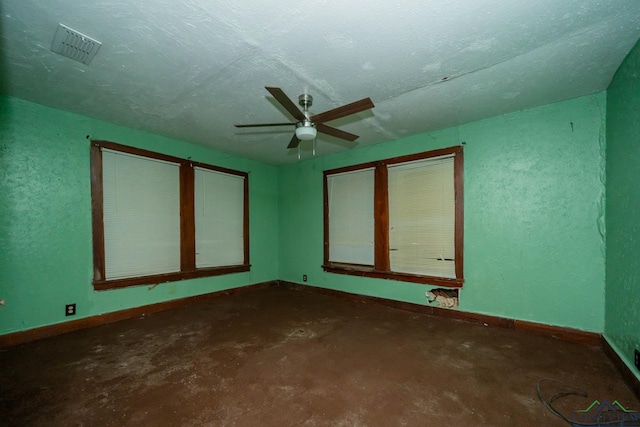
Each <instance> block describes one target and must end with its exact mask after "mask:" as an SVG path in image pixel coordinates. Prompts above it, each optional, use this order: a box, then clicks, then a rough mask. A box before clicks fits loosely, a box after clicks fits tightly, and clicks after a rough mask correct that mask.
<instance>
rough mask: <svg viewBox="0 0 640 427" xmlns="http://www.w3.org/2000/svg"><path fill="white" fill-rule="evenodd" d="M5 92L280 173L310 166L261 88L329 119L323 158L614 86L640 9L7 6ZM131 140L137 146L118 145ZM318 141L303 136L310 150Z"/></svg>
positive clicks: (118, 3) (123, 0) (320, 150)
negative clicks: (86, 40)
mask: <svg viewBox="0 0 640 427" xmlns="http://www.w3.org/2000/svg"><path fill="white" fill-rule="evenodd" d="M0 13H1V16H0V19H1V20H0V32H1V34H2V38H1V39H0V50H1V54H0V66H1V68H0V69H2V75H1V77H0V78H1V79H2V80H1V82H0V83H1V87H2V91H3V92H5V93H7V94H10V95H14V96H17V97H20V98H24V99H28V100H31V101H34V102H37V103H40V104H44V105H48V106H52V107H55V108H59V109H63V110H68V111H73V112H76V113H80V114H84V115H87V116H91V117H96V118H100V119H103V120H107V121H110V122H114V123H118V124H122V125H126V126H129V127H132V128H137V129H144V130H147V131H150V132H154V133H158V134H162V135H166V136H170V137H173V138H177V139H181V140H185V141H189V142H192V143H196V144H200V145H204V146H208V147H212V148H215V149H218V150H222V151H225V152H229V153H232V154H236V155H240V156H244V157H249V158H253V159H256V160H260V161H263V162H267V163H272V164H284V163H289V162H294V161H297V158H298V151H297V149H290V150H288V149H287V148H286V147H287V144H288V143H289V140H290V139H291V135H292V132H293V127H291V128H286V127H283V128H280V127H279V128H252V129H237V128H235V127H234V126H233V124H235V123H256V122H257V123H263V122H283V121H284V122H286V121H289V120H290V116H288V114H287V113H286V111H285V110H284V109H283V108H282V107H281V106H279V105H278V104H277V102H276V101H275V100H274V99H273V98H272V97H271V96H270V95H269V93H268V92H267V91H266V90H265V89H264V86H279V87H281V88H282V89H283V90H284V91H285V92H286V93H287V94H288V95H289V97H291V98H292V99H293V100H294V101H297V97H298V95H299V94H301V93H305V92H307V93H310V94H311V95H313V97H314V104H313V107H312V108H311V112H312V113H319V112H322V111H325V110H329V109H331V108H335V107H338V106H340V105H342V104H346V103H349V102H352V101H355V100H358V99H361V98H365V97H371V99H372V100H373V102H374V103H375V104H376V107H375V108H374V109H373V110H370V111H366V112H362V113H359V114H356V115H353V116H349V117H347V118H342V119H339V120H335V121H333V122H329V123H328V124H329V125H331V126H334V127H338V128H340V129H343V130H346V131H348V132H352V133H355V134H357V135H360V138H359V139H358V140H357V141H356V142H354V143H348V142H345V141H342V140H339V139H336V138H333V137H330V136H325V135H322V134H318V138H317V140H316V141H317V155H326V154H329V153H333V152H337V151H342V150H346V149H349V148H353V147H354V146H356V145H357V146H364V145H369V144H376V143H380V142H385V141H389V140H394V139H398V138H401V137H405V136H409V135H413V134H418V133H422V132H426V131H429V130H435V129H441V128H444V127H448V126H453V125H457V124H461V123H466V122H470V121H473V120H478V119H481V118H485V117H490V116H494V115H498V114H502V113H507V112H511V111H517V110H521V109H523V108H529V107H534V106H537V105H542V104H547V103H550V102H555V101H559V100H563V99H568V98H573V97H576V96H581V95H586V94H591V93H595V92H599V91H602V90H605V89H606V88H607V85H608V84H609V82H610V81H611V78H612V77H613V74H614V73H615V71H616V69H617V68H618V66H619V65H620V63H621V62H622V60H623V59H624V57H625V55H626V54H627V53H628V52H629V50H630V49H631V48H632V46H633V45H634V44H635V42H636V41H637V40H638V38H639V37H640V1H637V0H576V1H569V0H537V1H527V2H525V1H519V0H518V1H514V0H466V1H429V0H405V1H399V0H395V1H388V0H350V1H340V2H337V1H335V2H332V1H329V0H298V1H296V2H291V1H289V0H270V1H265V0H244V1H233V0H184V1H177V0H144V1H139V2H132V1H130V0H109V1H106V0H83V1H72V0H47V1H42V0H0ZM59 23H62V24H65V25H67V26H69V27H71V28H73V29H75V30H78V31H80V32H82V33H84V34H86V35H88V36H90V37H92V38H95V39H97V40H99V41H100V42H102V43H103V45H102V47H101V48H100V50H99V51H98V54H97V55H96V57H95V58H94V59H93V61H92V62H91V63H90V64H89V65H84V64H82V63H80V62H77V61H73V60H71V59H68V58H65V57H63V56H60V55H58V54H55V53H53V52H51V50H50V49H51V42H52V40H53V37H54V35H55V32H56V28H57V26H58V24H59ZM119 142H123V143H126V141H119ZM310 147H311V143H310V142H303V143H302V156H303V157H308V156H310V155H311V152H310Z"/></svg>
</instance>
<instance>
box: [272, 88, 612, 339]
mask: <svg viewBox="0 0 640 427" xmlns="http://www.w3.org/2000/svg"><path fill="white" fill-rule="evenodd" d="M604 115H605V94H604V93H600V94H597V95H592V96H585V97H581V98H578V99H573V100H569V101H565V102H561V103H557V104H552V105H546V106H542V107H538V108H534V109H530V110H525V111H521V112H517V113H513V114H508V115H504V116H500V117H495V118H491V119H487V120H483V121H479V122H474V123H469V124H466V125H462V126H459V127H455V128H449V129H445V130H441V131H437V132H433V133H429V134H423V135H418V136H414V137H409V138H404V139H400V140H396V141H391V142H388V143H385V144H381V145H376V146H372V147H365V148H362V149H356V150H352V151H348V152H344V153H340V154H336V155H332V156H327V157H320V158H317V159H308V160H306V161H303V162H300V163H296V164H293V165H289V166H284V167H281V168H280V170H279V197H280V203H279V207H280V216H279V220H280V224H279V226H280V253H279V260H280V278H281V279H282V280H287V281H292V282H298V283H300V282H302V275H303V274H306V275H307V276H308V283H307V284H309V285H312V286H321V287H326V288H332V289H338V290H342V291H346V292H353V293H359V294H365V295H372V296H378V297H383V298H390V299H394V300H400V301H406V302H411V303H417V304H426V298H425V295H424V294H425V291H427V290H428V289H430V287H429V286H425V285H418V284H413V283H406V282H396V281H389V280H382V279H371V278H361V277H354V276H345V275H338V274H331V273H325V272H323V271H322V268H321V264H322V260H323V218H322V171H323V170H325V169H331V168H336V167H340V166H345V165H351V164H356V163H362V162H366V161H371V160H376V159H382V158H389V157H395V156H400V155H403V154H409V153H415V152H420V151H427V150H431V149H436V148H441V147H448V146H452V145H458V144H459V143H460V142H462V141H465V142H466V145H465V149H464V150H465V152H464V156H465V170H464V174H465V180H464V182H465V190H464V191H465V251H464V253H465V285H464V287H463V289H462V290H461V292H460V306H459V309H460V310H464V311H469V312H478V313H484V314H490V315H496V316H504V317H510V318H516V319H522V320H529V321H534V322H540V323H547V324H553V325H561V326H567V327H572V328H577V329H582V330H588V331H595V332H602V330H603V328H604V277H605V276H604V268H605V267H604V251H605V248H604V227H603V223H604V206H603V204H604V183H603V173H604V150H605V143H604V141H605V136H604Z"/></svg>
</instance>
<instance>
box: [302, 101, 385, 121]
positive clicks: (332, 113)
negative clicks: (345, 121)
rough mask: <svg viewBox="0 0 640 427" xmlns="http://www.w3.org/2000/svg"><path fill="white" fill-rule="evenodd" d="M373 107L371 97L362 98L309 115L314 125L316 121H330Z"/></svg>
mask: <svg viewBox="0 0 640 427" xmlns="http://www.w3.org/2000/svg"><path fill="white" fill-rule="evenodd" d="M373 107H375V105H373V101H371V98H364V99H361V100H360V101H355V102H352V103H351V104H347V105H343V106H342V107H338V108H334V109H332V110H328V111H325V112H324V113H320V114H316V115H315V116H311V121H312V122H314V123H315V124H316V125H317V124H318V123H324V122H330V121H331V120H336V119H339V118H341V117H344V116H348V115H351V114H355V113H359V112H360V111H364V110H369V109H371V108H373Z"/></svg>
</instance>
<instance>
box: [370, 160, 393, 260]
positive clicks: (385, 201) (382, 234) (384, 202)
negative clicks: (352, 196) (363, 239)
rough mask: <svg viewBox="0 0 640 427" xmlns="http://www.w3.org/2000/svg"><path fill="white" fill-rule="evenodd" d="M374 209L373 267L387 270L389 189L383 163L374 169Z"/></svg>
mask: <svg viewBox="0 0 640 427" xmlns="http://www.w3.org/2000/svg"><path fill="white" fill-rule="evenodd" d="M374 210H375V211H374V218H375V220H374V227H375V229H374V230H375V231H374V250H375V257H374V268H375V269H376V270H378V271H389V269H390V266H389V190H388V172H387V166H386V165H385V164H384V163H378V164H377V165H376V169H375V187H374Z"/></svg>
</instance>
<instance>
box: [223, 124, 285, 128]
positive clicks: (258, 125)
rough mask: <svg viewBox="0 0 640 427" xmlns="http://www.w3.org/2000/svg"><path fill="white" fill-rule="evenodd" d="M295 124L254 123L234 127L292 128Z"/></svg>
mask: <svg viewBox="0 0 640 427" xmlns="http://www.w3.org/2000/svg"><path fill="white" fill-rule="evenodd" d="M291 125H295V123H254V124H249V125H234V126H235V127H237V128H257V127H261V126H291Z"/></svg>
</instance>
